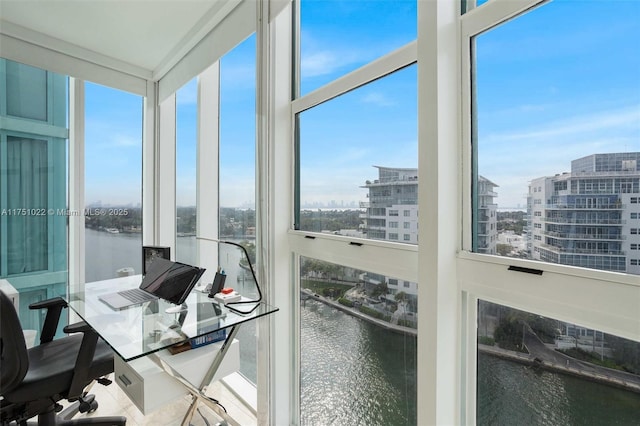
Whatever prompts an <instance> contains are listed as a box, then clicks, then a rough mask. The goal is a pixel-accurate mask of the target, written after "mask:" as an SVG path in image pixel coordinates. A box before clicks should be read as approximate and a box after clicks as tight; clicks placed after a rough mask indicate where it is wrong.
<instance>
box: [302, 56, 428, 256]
mask: <svg viewBox="0 0 640 426" xmlns="http://www.w3.org/2000/svg"><path fill="white" fill-rule="evenodd" d="M416 85H417V84H416V66H410V67H407V68H405V69H402V70H400V71H397V72H395V73H393V74H391V75H388V76H386V77H384V78H381V79H379V80H376V81H374V82H372V83H370V84H367V85H366V86H363V87H360V88H358V89H355V90H353V91H351V92H349V93H347V94H345V95H342V96H340V97H338V98H335V99H332V100H330V101H327V102H325V103H323V104H320V105H318V106H316V107H314V108H312V109H309V110H307V111H304V112H302V113H300V114H299V117H298V118H299V128H300V189H299V200H300V205H301V211H300V220H299V223H298V224H297V228H298V229H301V230H305V231H314V232H331V233H336V234H343V235H351V236H359V237H363V238H375V239H382V240H385V239H387V240H388V239H391V237H392V235H391V234H395V238H394V239H395V240H397V241H402V242H410V243H413V244H415V243H417V225H416V220H417V200H418V181H417V176H418V169H417V155H418V143H417V115H416V112H417V96H416V92H417V87H416ZM405 211H409V213H408V216H405V214H406V213H405ZM396 216H397V218H396ZM393 218H395V219H396V220H393ZM392 222H394V223H392ZM404 222H409V223H410V225H408V226H409V227H408V228H405V225H404ZM405 234H406V235H409V237H408V239H405V237H404V235H405Z"/></svg>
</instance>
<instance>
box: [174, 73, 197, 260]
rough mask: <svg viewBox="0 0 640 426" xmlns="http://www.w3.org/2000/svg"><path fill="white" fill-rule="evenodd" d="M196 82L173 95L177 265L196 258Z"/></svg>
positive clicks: (190, 83)
mask: <svg viewBox="0 0 640 426" xmlns="http://www.w3.org/2000/svg"><path fill="white" fill-rule="evenodd" d="M197 125H198V79H197V78H194V79H193V80H191V81H190V82H189V83H187V84H185V85H184V86H182V88H181V89H180V90H178V92H177V93H176V237H177V238H176V254H175V259H176V260H177V261H178V262H184V263H187V264H189V265H195V264H197V259H196V237H195V235H196V180H197V179H196V176H197V175H196V170H197V169H196V151H197Z"/></svg>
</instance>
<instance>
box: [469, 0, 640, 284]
mask: <svg viewBox="0 0 640 426" xmlns="http://www.w3.org/2000/svg"><path fill="white" fill-rule="evenodd" d="M639 18H640V3H638V2H629V1H619V2H584V3H581V5H580V8H578V9H576V8H575V3H574V2H570V1H558V2H555V1H554V2H550V3H547V4H545V5H543V6H541V7H539V8H537V9H535V10H533V11H531V12H529V13H527V14H525V15H523V16H520V17H517V18H516V19H513V20H511V21H509V22H507V23H505V24H503V25H501V26H499V27H496V28H494V29H492V30H490V31H488V32H486V33H483V34H481V35H479V36H477V37H476V38H475V58H474V60H475V74H474V75H473V84H474V86H475V93H476V97H475V103H476V104H477V109H476V111H475V116H474V129H473V132H474V144H473V146H474V149H475V150H476V152H475V154H474V155H475V158H476V161H477V167H476V168H475V169H474V173H475V182H474V195H475V196H474V200H473V202H474V220H473V229H474V232H473V250H474V251H476V252H480V253H489V254H498V255H503V256H513V257H522V258H528V259H535V260H542V261H546V262H552V263H560V264H565V265H574V266H581V267H588V268H595V269H604V270H610V271H619V272H627V273H632V274H640V267H638V259H639V258H640V254H639V252H638V251H635V249H634V247H636V246H637V245H638V244H639V243H640V235H638V233H637V230H638V229H639V228H640V222H639V221H637V220H636V219H634V217H635V216H638V212H640V204H637V203H634V199H637V197H638V195H640V138H639V137H638V136H639V135H640V125H639V123H640V120H639V119H638V108H639V107H640V85H638V81H637V76H638V75H640V45H639V44H638V43H636V42H635V34H637V32H638V31H639V30H640V19H639Z"/></svg>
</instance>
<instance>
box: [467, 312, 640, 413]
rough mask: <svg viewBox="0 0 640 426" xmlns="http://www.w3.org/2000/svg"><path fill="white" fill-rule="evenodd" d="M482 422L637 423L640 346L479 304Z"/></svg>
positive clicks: (478, 381)
mask: <svg viewBox="0 0 640 426" xmlns="http://www.w3.org/2000/svg"><path fill="white" fill-rule="evenodd" d="M477 374H478V377H477V410H478V411H477V423H478V424H510V423H512V422H513V419H518V421H519V422H521V423H522V424H576V425H578V424H621V425H625V424H634V423H635V422H637V419H638V412H640V411H639V410H640V393H638V390H639V389H640V343H639V342H634V341H631V340H627V339H623V338H620V337H617V336H614V335H611V334H608V333H603V332H602V331H599V330H593V329H590V328H587V327H582V326H580V325H578V324H572V323H567V322H564V321H560V320H556V319H553V318H547V317H543V316H540V315H537V314H533V313H529V312H524V311H520V310H517V309H513V308H509V307H507V306H502V305H498V304H494V303H490V302H486V301H482V300H481V301H479V303H478V369H477Z"/></svg>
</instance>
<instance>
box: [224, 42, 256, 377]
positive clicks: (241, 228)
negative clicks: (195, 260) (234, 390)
mask: <svg viewBox="0 0 640 426" xmlns="http://www.w3.org/2000/svg"><path fill="white" fill-rule="evenodd" d="M255 58H256V37H255V35H252V36H251V37H249V38H248V39H247V40H245V41H244V42H242V43H241V44H239V45H238V46H236V47H235V48H234V49H233V50H232V51H230V52H229V53H227V54H226V55H225V56H224V57H223V58H222V59H221V60H220V191H219V194H220V214H219V220H220V222H219V225H220V236H221V238H224V239H226V240H230V241H235V242H238V243H241V244H242V245H244V246H245V247H246V248H247V250H248V252H249V253H250V256H251V257H252V259H251V261H252V263H253V265H255V262H256V259H255V252H256V250H255V243H254V241H255V236H256V215H255V187H256V185H255V164H256V163H255V161H256V156H255V152H256V142H255V129H256V127H255V122H256V115H255V114H256V113H255V105H256V98H255V94H256V83H255V82H256V59H255ZM221 249H222V247H221ZM232 252H233V253H232V254H234V255H235V256H237V255H238V253H239V250H238V249H237V248H236V249H235V250H232ZM220 256H221V259H220V264H224V263H225V259H224V256H228V254H225V253H223V252H221V253H220ZM227 260H228V258H227ZM235 264H236V265H239V266H240V267H241V268H239V269H238V277H237V278H236V280H235V281H233V282H231V283H230V284H229V285H230V286H232V287H234V288H236V289H238V291H239V292H240V293H242V294H243V296H246V297H257V295H253V294H248V292H251V291H254V288H255V287H254V283H253V277H252V275H251V273H250V272H249V271H248V270H247V268H246V264H241V263H240V259H238V262H236V263H235ZM256 336H257V334H256V324H255V322H250V323H247V324H246V325H245V326H243V327H242V328H241V329H240V331H239V333H238V340H239V341H240V373H241V374H242V375H243V376H245V378H247V379H248V380H250V381H251V382H253V383H256V381H257V374H256V352H257V347H256Z"/></svg>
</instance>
